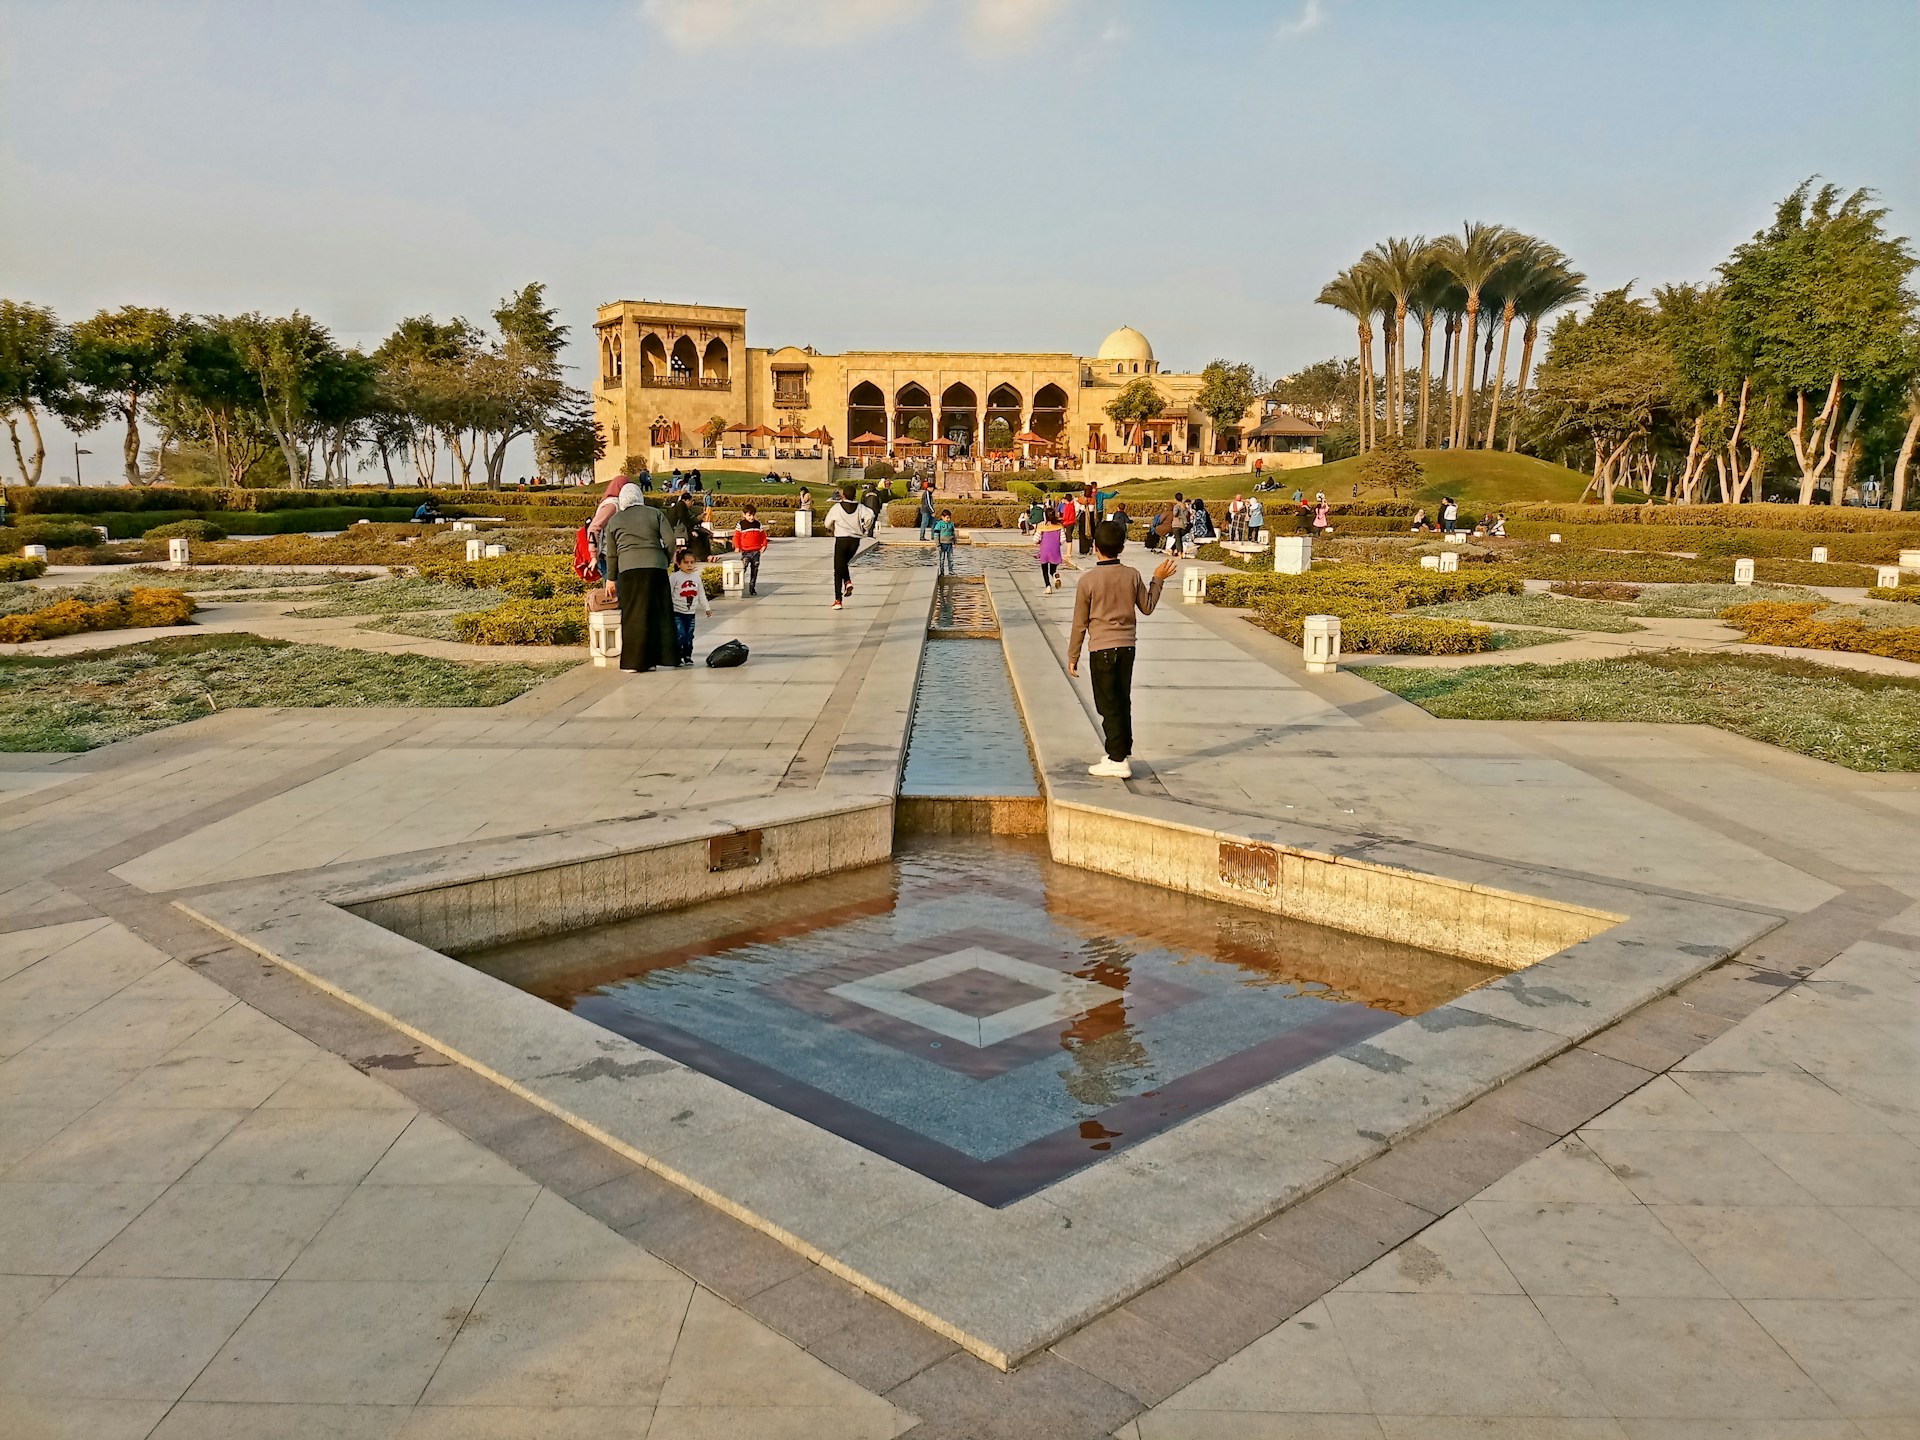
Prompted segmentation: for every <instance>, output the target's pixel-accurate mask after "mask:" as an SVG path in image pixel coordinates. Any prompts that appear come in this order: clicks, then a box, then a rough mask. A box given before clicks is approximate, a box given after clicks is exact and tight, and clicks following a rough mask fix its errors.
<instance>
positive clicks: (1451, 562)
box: [1433, 550, 1460, 575]
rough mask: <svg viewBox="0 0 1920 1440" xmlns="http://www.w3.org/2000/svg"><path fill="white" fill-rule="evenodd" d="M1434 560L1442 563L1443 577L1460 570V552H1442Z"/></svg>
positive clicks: (1441, 571)
mask: <svg viewBox="0 0 1920 1440" xmlns="http://www.w3.org/2000/svg"><path fill="white" fill-rule="evenodd" d="M1433 558H1434V559H1436V560H1438V561H1439V562H1440V573H1441V574H1442V575H1451V574H1452V573H1453V572H1454V571H1456V570H1458V569H1459V568H1460V552H1459V551H1458V550H1446V551H1442V552H1441V553H1440V554H1438V555H1436V556H1434V557H1433Z"/></svg>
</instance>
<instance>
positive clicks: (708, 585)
mask: <svg viewBox="0 0 1920 1440" xmlns="http://www.w3.org/2000/svg"><path fill="white" fill-rule="evenodd" d="M700 588H701V589H702V590H704V591H706V594H707V599H709V600H718V599H719V598H720V597H721V596H722V595H723V594H725V593H726V589H727V587H726V582H725V581H724V580H723V579H722V577H721V574H720V567H719V566H718V565H702V566H701V567H700Z"/></svg>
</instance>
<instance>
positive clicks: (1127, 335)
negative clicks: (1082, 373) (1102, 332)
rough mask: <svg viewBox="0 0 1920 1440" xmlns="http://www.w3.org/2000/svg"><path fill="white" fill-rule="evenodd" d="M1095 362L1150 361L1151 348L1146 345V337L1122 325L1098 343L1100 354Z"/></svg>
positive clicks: (1151, 357) (1129, 326)
mask: <svg viewBox="0 0 1920 1440" xmlns="http://www.w3.org/2000/svg"><path fill="white" fill-rule="evenodd" d="M1094 359H1096V360H1151V359H1153V346H1151V345H1149V344H1148V343H1147V337H1146V336H1144V335H1142V334H1141V333H1140V332H1139V331H1138V330H1136V329H1134V328H1133V327H1132V326H1131V325H1122V326H1121V327H1120V328H1119V329H1118V330H1116V331H1114V332H1113V333H1112V334H1111V335H1109V336H1107V338H1106V339H1104V340H1102V341H1101V342H1100V353H1099V354H1098V355H1096V356H1094Z"/></svg>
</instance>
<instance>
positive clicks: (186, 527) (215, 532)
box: [143, 520, 227, 540]
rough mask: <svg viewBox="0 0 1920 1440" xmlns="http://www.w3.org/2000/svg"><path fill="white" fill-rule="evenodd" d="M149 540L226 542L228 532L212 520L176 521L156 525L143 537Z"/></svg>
mask: <svg viewBox="0 0 1920 1440" xmlns="http://www.w3.org/2000/svg"><path fill="white" fill-rule="evenodd" d="M143 538H144V539H147V540H224V539H226V538H227V532H226V531H224V530H222V529H221V528H220V527H219V526H218V525H216V524H214V523H213V522H212V521H211V520H176V521H174V522H173V523H172V524H171V525H156V526H155V527H154V528H153V529H151V530H149V531H147V533H146V535H145V536H144V537H143Z"/></svg>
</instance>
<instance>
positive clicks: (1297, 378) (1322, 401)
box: [1267, 359, 1360, 426]
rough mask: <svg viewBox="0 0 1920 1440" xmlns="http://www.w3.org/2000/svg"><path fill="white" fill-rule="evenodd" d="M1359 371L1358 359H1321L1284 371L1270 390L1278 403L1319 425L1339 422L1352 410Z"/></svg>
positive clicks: (1269, 392)
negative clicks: (1289, 372) (1294, 369)
mask: <svg viewBox="0 0 1920 1440" xmlns="http://www.w3.org/2000/svg"><path fill="white" fill-rule="evenodd" d="M1359 373H1360V362H1359V361H1357V360H1350V359H1349V360H1339V359H1335V360H1319V361H1316V362H1315V363H1313V364H1312V365H1309V366H1307V367H1306V368H1305V369H1304V370H1296V371H1295V372H1294V373H1293V374H1291V375H1283V376H1282V377H1281V378H1280V379H1278V380H1276V381H1274V382H1273V384H1272V385H1271V386H1270V387H1269V388H1268V390H1267V394H1268V395H1269V396H1271V397H1272V399H1273V400H1274V402H1275V403H1276V404H1280V405H1284V406H1286V408H1287V409H1289V410H1291V411H1292V412H1293V413H1294V414H1296V415H1300V416H1304V417H1305V418H1306V419H1309V420H1312V421H1313V422H1314V423H1315V424H1317V425H1323V426H1324V425H1331V424H1336V423H1338V422H1341V421H1344V420H1346V419H1348V418H1349V416H1350V414H1351V410H1352V403H1353V396H1354V393H1355V389H1356V386H1357V378H1356V377H1357V376H1358V375H1359Z"/></svg>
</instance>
